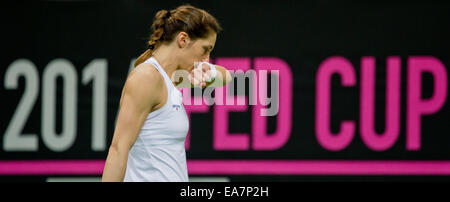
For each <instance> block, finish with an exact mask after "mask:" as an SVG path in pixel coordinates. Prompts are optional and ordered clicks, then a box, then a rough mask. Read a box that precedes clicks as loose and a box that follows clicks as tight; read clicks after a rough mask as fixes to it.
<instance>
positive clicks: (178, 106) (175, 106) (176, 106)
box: [172, 105, 181, 111]
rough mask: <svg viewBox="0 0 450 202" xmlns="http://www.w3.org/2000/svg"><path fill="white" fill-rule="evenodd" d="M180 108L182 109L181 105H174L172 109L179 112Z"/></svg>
mask: <svg viewBox="0 0 450 202" xmlns="http://www.w3.org/2000/svg"><path fill="white" fill-rule="evenodd" d="M180 107H181V106H180V105H172V109H173V108H175V109H176V110H177V111H178V109H179V108H180Z"/></svg>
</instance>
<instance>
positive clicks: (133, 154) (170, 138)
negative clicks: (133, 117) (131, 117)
mask: <svg viewBox="0 0 450 202" xmlns="http://www.w3.org/2000/svg"><path fill="white" fill-rule="evenodd" d="M145 62H147V63H151V64H152V65H153V66H155V67H156V69H157V70H158V72H159V73H160V74H161V75H162V76H163V78H164V83H165V84H166V88H167V102H166V103H165V104H164V106H163V107H161V108H159V109H157V110H155V111H153V112H151V113H150V114H148V116H147V118H146V120H145V122H144V124H143V126H142V128H141V131H140V132H139V136H138V138H137V139H136V142H135V143H134V145H133V146H132V147H131V150H130V152H129V154H128V161H127V168H126V172H125V178H124V181H125V182H135V181H140V182H144V181H145V182H187V181H188V173H187V165H186V151H185V148H184V141H185V139H186V135H187V132H188V130H189V120H188V117H187V114H186V111H185V109H184V106H183V103H182V94H181V92H180V91H179V90H178V89H177V88H176V87H175V86H174V85H173V83H172V81H171V79H170V77H169V76H168V75H167V74H166V72H165V71H164V69H163V68H162V67H161V65H159V63H158V62H157V61H156V60H155V59H154V58H153V57H151V58H149V59H148V60H146V61H145Z"/></svg>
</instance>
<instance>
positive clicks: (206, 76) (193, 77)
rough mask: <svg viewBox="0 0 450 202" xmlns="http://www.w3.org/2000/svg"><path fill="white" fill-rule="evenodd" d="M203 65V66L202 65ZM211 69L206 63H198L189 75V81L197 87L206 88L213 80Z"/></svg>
mask: <svg viewBox="0 0 450 202" xmlns="http://www.w3.org/2000/svg"><path fill="white" fill-rule="evenodd" d="M200 64H201V65H200ZM210 70H211V67H210V66H209V65H208V64H206V63H196V64H195V65H194V69H193V70H192V71H191V73H190V74H189V81H190V82H191V83H192V84H193V85H194V86H195V87H205V86H206V82H209V81H210V78H211V71H210Z"/></svg>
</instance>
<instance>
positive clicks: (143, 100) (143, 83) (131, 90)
mask: <svg viewBox="0 0 450 202" xmlns="http://www.w3.org/2000/svg"><path fill="white" fill-rule="evenodd" d="M163 87H164V78H163V77H162V75H161V74H160V73H159V72H158V70H157V69H156V68H155V67H154V66H153V65H152V64H149V63H142V64H139V65H138V66H136V67H135V68H134V69H133V70H132V71H131V72H130V74H129V75H128V77H127V80H126V82H125V86H124V89H123V95H122V96H124V95H127V96H130V97H131V98H132V99H133V100H134V102H136V103H135V104H137V105H141V104H142V105H145V108H148V107H150V108H151V107H153V106H155V105H157V104H158V103H159V101H160V100H161V93H158V92H160V89H162V88H163ZM148 105H150V106H148Z"/></svg>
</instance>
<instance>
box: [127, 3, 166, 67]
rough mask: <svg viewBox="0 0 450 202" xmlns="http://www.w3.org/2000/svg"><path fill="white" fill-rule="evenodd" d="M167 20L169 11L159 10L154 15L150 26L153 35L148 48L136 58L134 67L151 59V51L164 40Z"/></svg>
mask: <svg viewBox="0 0 450 202" xmlns="http://www.w3.org/2000/svg"><path fill="white" fill-rule="evenodd" d="M169 18H170V11H168V10H160V11H158V12H157V13H156V15H155V19H154V20H153V25H152V30H153V34H152V35H151V36H150V40H149V41H148V48H147V50H145V52H144V53H142V54H141V55H140V56H139V57H138V59H136V62H134V67H137V66H138V65H139V64H141V63H143V62H145V61H146V60H147V59H149V58H150V57H152V55H153V50H155V49H156V48H157V47H158V46H159V44H160V42H161V39H162V38H163V40H164V36H163V34H164V27H165V26H166V20H167V19H169Z"/></svg>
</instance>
